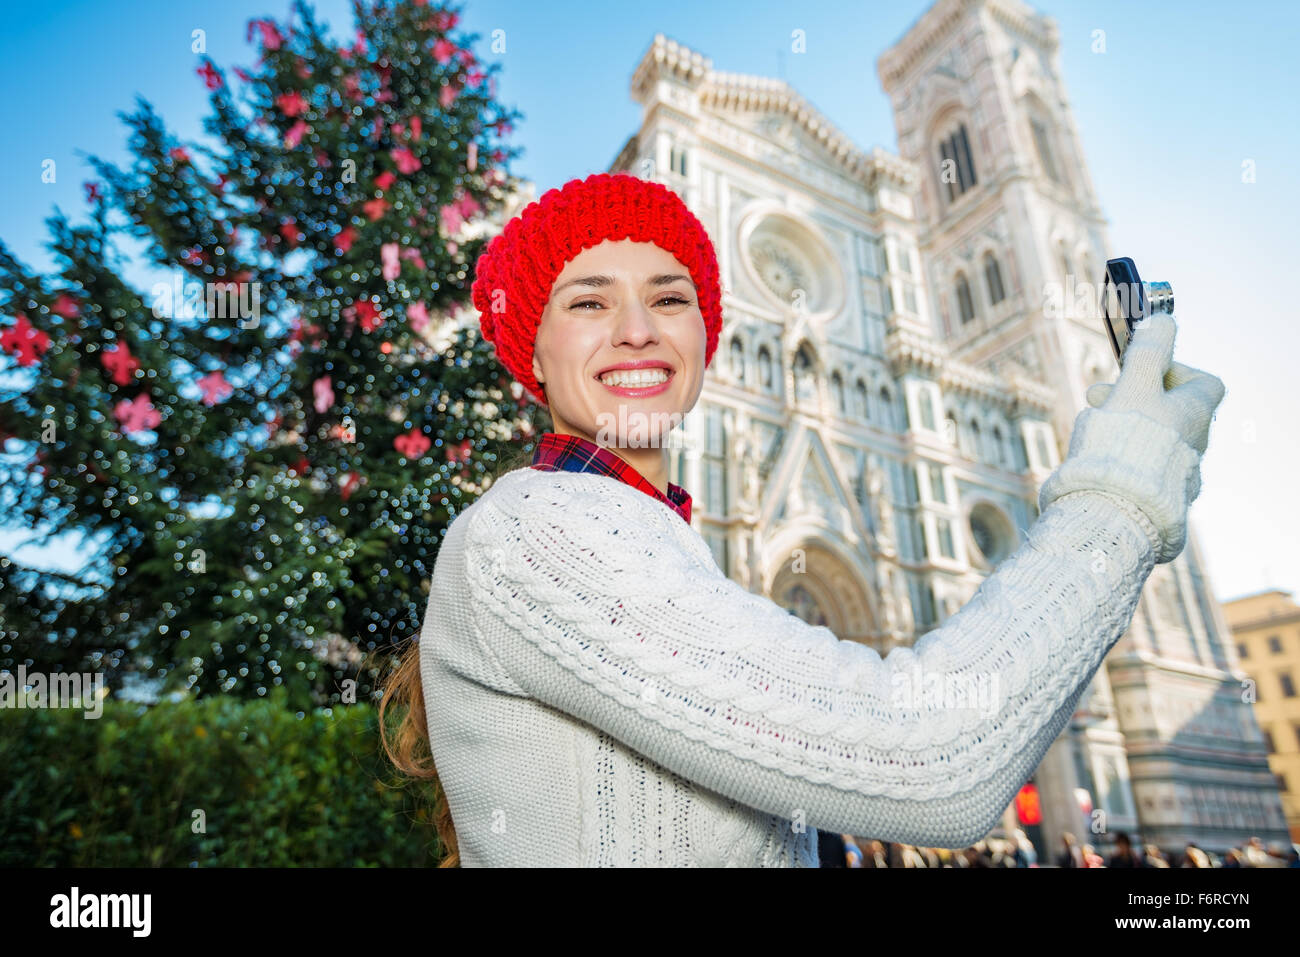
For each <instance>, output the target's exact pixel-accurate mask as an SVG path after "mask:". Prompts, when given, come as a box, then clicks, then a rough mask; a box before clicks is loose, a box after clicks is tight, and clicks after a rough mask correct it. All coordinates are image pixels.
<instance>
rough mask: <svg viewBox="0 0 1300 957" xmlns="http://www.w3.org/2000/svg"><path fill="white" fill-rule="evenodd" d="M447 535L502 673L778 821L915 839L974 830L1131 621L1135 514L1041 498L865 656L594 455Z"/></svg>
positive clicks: (1038, 753)
mask: <svg viewBox="0 0 1300 957" xmlns="http://www.w3.org/2000/svg"><path fill="white" fill-rule="evenodd" d="M494 492H496V493H500V494H493V495H487V496H484V498H483V499H482V500H481V501H480V502H479V503H477V505H478V508H477V509H476V514H475V515H473V517H472V521H471V522H470V524H469V526H468V529H467V532H466V539H465V548H466V571H467V575H468V577H469V581H470V593H469V594H468V595H467V596H466V600H467V601H469V602H472V603H473V604H474V612H473V620H474V623H475V625H476V627H477V632H478V634H477V638H478V640H479V641H480V642H481V643H482V645H483V650H484V652H485V653H487V654H488V655H490V656H491V657H492V659H494V661H495V664H496V667H498V668H500V669H501V670H502V671H503V672H504V673H505V674H506V675H508V676H509V678H510V679H511V681H513V682H514V683H516V684H517V685H518V687H519V689H520V690H521V691H522V692H523V693H526V694H527V695H530V696H532V697H534V698H536V699H537V700H539V701H541V702H543V703H545V704H547V705H549V706H552V707H555V708H557V709H560V710H562V711H564V712H566V713H568V714H570V715H573V716H574V717H576V718H578V719H580V720H582V721H584V722H587V723H588V724H590V725H592V726H594V727H596V728H598V729H600V730H602V731H605V732H607V733H609V734H611V735H613V736H614V737H616V738H618V739H619V740H621V741H622V742H623V743H625V744H626V745H627V746H628V747H630V748H632V749H633V750H636V751H638V752H640V753H641V754H644V755H645V756H647V757H648V758H650V759H651V760H653V761H655V762H657V763H659V764H660V765H662V766H664V767H666V768H668V769H669V770H671V771H673V772H674V773H676V774H679V775H681V776H682V777H685V778H687V779H688V780H691V781H693V782H695V783H696V784H698V785H700V786H702V787H704V788H707V789H709V790H712V791H715V792H717V793H720V794H722V795H725V796H727V797H730V798H732V799H734V800H737V801H740V802H742V803H743V804H746V805H748V806H750V807H753V808H757V809H760V810H762V811H766V812H768V813H770V814H774V815H778V816H781V817H784V818H788V819H789V820H790V821H791V823H792V826H793V825H796V824H799V823H802V825H803V826H805V827H808V826H810V827H815V828H819V829H829V830H831V831H835V832H842V833H849V834H857V835H866V836H871V837H875V838H880V839H883V840H889V841H901V842H905V843H910V844H918V845H922V846H929V847H963V846H967V845H969V844H971V843H973V842H975V841H977V840H979V839H980V838H981V837H983V836H984V835H985V834H987V833H988V831H989V830H990V829H991V828H992V827H993V826H995V825H996V823H997V820H998V818H999V815H1000V814H1001V813H1002V811H1003V810H1004V809H1005V808H1006V806H1007V804H1008V803H1009V802H1010V801H1011V799H1012V797H1013V796H1014V795H1015V793H1016V791H1017V790H1018V789H1019V788H1020V787H1021V785H1023V784H1024V782H1025V781H1026V780H1028V778H1029V776H1030V775H1031V774H1032V773H1033V771H1034V769H1035V767H1036V766H1037V765H1038V763H1039V761H1040V760H1041V759H1042V757H1043V754H1044V753H1045V752H1046V751H1047V749H1048V747H1049V745H1051V743H1052V741H1053V740H1054V739H1055V737H1056V736H1057V734H1058V733H1059V732H1060V730H1061V728H1062V727H1063V725H1064V724H1065V722H1066V721H1067V720H1068V719H1069V717H1070V715H1071V714H1072V713H1073V710H1074V706H1075V703H1076V701H1077V700H1078V698H1079V696H1080V695H1081V694H1082V692H1083V691H1084V689H1085V688H1086V687H1087V685H1088V683H1089V681H1090V679H1091V678H1092V675H1093V674H1094V672H1095V671H1096V669H1097V668H1098V666H1099V665H1100V664H1101V661H1102V659H1103V657H1104V656H1105V654H1106V652H1107V651H1108V650H1109V649H1110V648H1111V647H1112V646H1113V645H1114V643H1115V642H1116V641H1117V640H1118V639H1119V638H1120V636H1121V635H1122V633H1123V632H1124V630H1125V629H1126V628H1127V627H1128V624H1129V622H1130V620H1131V619H1132V616H1133V612H1134V610H1135V608H1136V606H1137V602H1138V597H1139V594H1140V592H1141V589H1142V585H1143V583H1144V582H1145V580H1146V578H1147V576H1148V575H1149V574H1150V573H1151V569H1152V567H1153V565H1154V561H1153V558H1154V554H1155V549H1156V545H1157V543H1158V539H1157V537H1156V533H1155V529H1154V527H1153V526H1152V524H1151V522H1150V521H1149V520H1148V519H1147V518H1146V517H1145V516H1144V515H1143V513H1142V512H1141V511H1140V510H1138V509H1136V508H1135V507H1134V506H1133V505H1131V504H1129V503H1128V502H1127V501H1125V500H1124V499H1121V498H1119V497H1116V496H1114V495H1111V494H1109V493H1106V492H1101V491H1080V492H1074V493H1071V494H1068V495H1065V496H1062V497H1061V498H1060V499H1058V500H1057V501H1056V502H1054V503H1053V504H1052V505H1051V506H1050V507H1049V508H1048V509H1047V510H1046V511H1044V512H1043V513H1042V514H1041V515H1040V516H1039V519H1038V521H1037V522H1035V523H1034V525H1033V527H1032V528H1031V529H1030V530H1029V532H1028V538H1027V541H1026V542H1025V543H1024V544H1023V545H1022V546H1021V547H1020V549H1019V550H1017V551H1016V552H1015V553H1014V554H1012V555H1011V556H1010V557H1008V558H1007V559H1006V560H1005V561H1004V562H1003V563H1002V564H1001V565H1000V566H999V567H998V568H997V569H996V570H995V571H994V572H993V574H991V575H990V576H989V577H988V578H986V579H985V580H984V581H983V582H982V583H981V585H980V587H979V589H978V590H977V591H976V592H975V594H974V596H973V597H972V598H971V600H970V601H969V602H968V603H967V604H966V605H965V606H964V607H963V608H961V609H960V610H959V611H958V612H957V613H956V614H954V615H953V616H951V617H950V618H949V619H948V620H947V621H946V622H945V623H944V624H943V625H942V627H940V628H938V629H936V630H934V631H931V632H929V633H928V634H925V635H923V636H922V637H921V638H920V639H918V640H917V641H916V642H915V644H914V645H913V646H911V647H899V648H895V649H894V650H892V651H891V652H889V653H888V654H887V655H886V656H885V657H884V658H882V657H881V656H880V655H879V654H878V653H877V652H876V651H875V650H873V649H872V648H870V647H869V646H867V645H864V644H860V643H858V642H852V641H840V640H837V639H836V637H835V635H834V634H833V633H832V632H831V631H830V630H829V629H827V628H825V627H822V626H812V625H808V624H806V623H805V622H803V621H801V620H800V619H798V618H796V617H795V616H794V615H792V614H790V613H788V612H786V611H785V610H784V609H782V608H781V607H780V606H778V605H776V604H775V603H773V602H772V601H770V600H768V599H766V598H764V597H762V596H759V595H756V594H753V593H751V592H749V591H747V590H745V589H744V588H742V587H741V586H740V585H739V584H738V583H736V582H734V581H732V580H730V579H728V578H727V577H725V575H723V573H722V572H721V571H720V570H719V569H718V567H717V565H716V564H715V563H714V561H713V559H712V557H711V554H710V552H709V550H708V546H707V545H706V544H705V543H704V541H703V539H701V538H700V537H699V535H698V534H697V533H695V532H694V530H692V529H690V528H689V527H686V526H682V527H681V528H680V529H678V528H675V527H674V526H673V525H672V524H671V523H680V519H679V518H678V517H677V516H675V515H673V514H671V513H670V512H669V511H668V510H667V509H665V508H664V507H663V506H662V505H661V504H659V503H656V502H654V500H653V499H651V498H650V497H649V496H646V495H644V494H643V493H641V492H639V491H637V490H635V489H630V488H628V487H627V486H622V485H620V484H619V483H616V482H611V481H609V480H608V479H607V478H604V477H602V476H595V475H574V474H567V475H564V477H563V478H556V480H555V481H554V482H551V483H541V484H539V483H536V482H521V483H515V484H513V485H511V487H510V488H504V487H503V488H499V489H494Z"/></svg>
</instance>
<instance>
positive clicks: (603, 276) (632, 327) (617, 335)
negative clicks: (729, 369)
mask: <svg viewBox="0 0 1300 957" xmlns="http://www.w3.org/2000/svg"><path fill="white" fill-rule="evenodd" d="M706 345H707V337H706V332H705V328H704V316H703V314H702V313H701V312H700V305H699V297H698V295H696V290H695V285H694V283H693V282H692V281H691V277H690V273H689V271H688V270H687V269H686V267H685V266H683V265H682V264H681V263H680V262H678V261H677V259H676V258H675V257H674V256H673V255H672V254H671V253H669V252H668V251H667V250H664V249H662V248H660V247H659V246H656V245H654V244H653V243H637V242H633V241H632V240H630V239H623V240H619V241H617V242H615V241H613V240H606V241H605V242H603V243H601V244H600V245H598V246H593V247H591V248H590V249H584V250H583V251H582V252H581V253H579V254H578V255H577V256H575V257H574V258H573V259H571V260H570V261H569V262H568V263H566V264H565V266H564V269H563V270H562V271H561V272H560V275H559V276H557V277H556V279H555V282H554V284H553V285H552V287H551V298H550V301H549V302H547V304H546V309H545V310H544V311H543V313H542V320H541V324H540V325H539V326H538V329H537V339H536V342H535V344H534V349H533V375H534V376H536V378H537V381H538V382H540V383H542V384H543V385H544V386H545V392H546V401H547V406H548V407H549V409H550V412H551V418H552V420H553V422H554V425H555V429H556V431H559V432H567V433H571V434H574V435H581V436H583V437H585V438H588V439H592V440H593V441H597V442H598V444H601V445H612V446H616V447H638V448H647V447H658V446H660V445H661V444H666V442H667V434H668V432H670V431H671V430H672V428H673V427H674V426H676V425H677V424H679V423H680V422H681V420H682V418H683V417H684V416H685V414H686V413H687V412H689V411H690V410H691V409H692V408H693V407H694V406H695V403H696V401H697V400H698V399H699V397H700V391H701V390H702V388H703V386H704V354H705V348H706Z"/></svg>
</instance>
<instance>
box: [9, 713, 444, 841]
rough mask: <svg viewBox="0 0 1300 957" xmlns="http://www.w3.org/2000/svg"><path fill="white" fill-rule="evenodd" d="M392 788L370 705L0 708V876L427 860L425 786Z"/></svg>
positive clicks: (430, 836)
mask: <svg viewBox="0 0 1300 957" xmlns="http://www.w3.org/2000/svg"><path fill="white" fill-rule="evenodd" d="M390 720H391V716H390ZM403 782H404V779H403V778H401V777H400V776H399V775H398V773H397V771H396V769H395V768H393V766H392V765H391V764H389V763H388V762H387V761H386V760H385V759H384V756H383V754H382V752H381V751H380V749H379V728H378V716H377V709H375V708H374V707H372V706H370V705H368V704H356V705H346V706H343V707H339V708H335V709H333V711H332V712H326V711H320V712H318V713H314V714H302V713H298V714H295V713H293V712H291V711H288V710H286V708H285V705H284V704H283V700H282V699H281V698H280V697H279V696H276V695H274V694H273V695H272V696H270V697H268V699H266V700H259V701H243V700H239V699H233V698H222V697H209V698H204V699H200V700H197V701H195V700H184V701H180V702H170V701H163V702H160V703H158V704H155V705H150V706H145V705H141V704H137V703H134V702H126V701H117V700H114V699H112V698H108V699H106V700H105V701H104V702H103V714H102V715H101V716H100V717H99V718H97V719H91V720H88V719H86V718H85V717H84V712H83V711H81V710H79V709H74V708H54V709H43V708H35V709H29V708H24V709H18V708H0V867H49V866H67V867H191V866H195V867H214V866H215V867H297V866H302V867H411V866H416V867H420V866H433V865H436V864H437V863H438V861H439V860H440V859H441V856H442V847H441V845H440V842H439V841H438V836H437V832H436V830H435V829H434V826H433V815H432V806H431V804H430V801H429V797H430V793H429V792H430V790H431V789H430V788H429V786H428V785H427V784H424V783H412V784H410V785H409V786H405V787H404V786H402V785H403ZM196 810H199V811H202V812H203V814H204V815H205V817H206V821H205V822H204V824H203V830H199V828H198V826H197V825H196V823H195V822H196V821H198V820H199V819H198V818H197V816H196V815H195V814H194V812H195V811H196ZM196 831H199V832H198V833H196Z"/></svg>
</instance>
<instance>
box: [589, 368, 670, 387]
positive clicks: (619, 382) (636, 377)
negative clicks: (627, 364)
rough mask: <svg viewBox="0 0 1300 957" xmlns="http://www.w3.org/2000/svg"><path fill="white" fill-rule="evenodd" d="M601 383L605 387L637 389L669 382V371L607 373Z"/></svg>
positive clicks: (643, 370)
mask: <svg viewBox="0 0 1300 957" xmlns="http://www.w3.org/2000/svg"><path fill="white" fill-rule="evenodd" d="M600 381H601V382H603V383H605V385H613V386H620V387H622V388H625V389H636V388H640V387H643V386H651V385H659V383H661V382H667V381H668V370H666V369H634V370H619V371H617V372H609V373H606V374H605V375H603V376H601V377H600Z"/></svg>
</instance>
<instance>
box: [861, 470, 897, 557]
mask: <svg viewBox="0 0 1300 957" xmlns="http://www.w3.org/2000/svg"><path fill="white" fill-rule="evenodd" d="M866 480H867V496H868V498H869V499H870V505H871V514H872V517H873V518H874V519H875V523H876V529H875V531H876V540H877V541H878V542H879V543H880V547H881V548H887V547H892V545H893V541H894V537H893V531H892V529H893V527H894V506H893V505H892V504H891V503H890V501H889V493H888V491H887V489H886V487H885V472H884V470H883V469H882V468H881V467H880V466H879V465H878V464H877V463H876V461H875V459H874V457H872V456H868V457H867V462H866Z"/></svg>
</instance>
